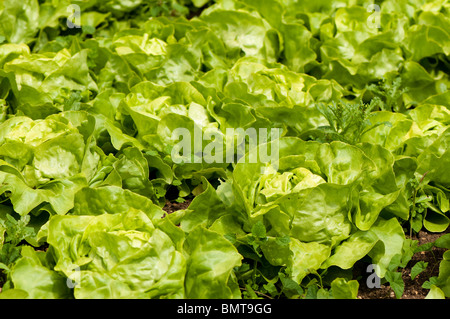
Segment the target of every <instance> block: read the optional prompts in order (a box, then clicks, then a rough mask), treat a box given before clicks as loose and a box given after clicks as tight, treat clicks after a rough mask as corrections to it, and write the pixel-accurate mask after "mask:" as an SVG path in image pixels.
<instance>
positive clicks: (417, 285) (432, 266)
mask: <svg viewBox="0 0 450 319" xmlns="http://www.w3.org/2000/svg"><path fill="white" fill-rule="evenodd" d="M448 232H449V230H447V231H446V232H444V233H430V232H427V231H420V232H419V233H418V234H417V235H413V236H412V237H410V238H411V239H413V240H418V241H419V246H420V245H423V244H426V243H430V242H434V241H435V240H436V239H437V238H439V237H440V236H441V235H443V234H445V233H448ZM407 237H409V236H407ZM445 251H446V249H444V248H437V247H433V248H432V249H431V251H422V252H418V253H416V254H414V256H413V257H412V258H411V260H410V261H409V263H408V264H407V265H406V267H405V268H403V269H402V270H401V271H402V278H403V282H404V283H405V290H404V292H403V295H402V297H401V299H425V297H426V296H427V294H428V292H429V290H428V289H425V288H422V285H423V283H424V282H425V281H427V280H429V279H430V277H433V276H438V275H439V263H440V262H441V260H442V256H443V254H444V252H445ZM419 261H424V262H427V263H428V266H427V268H426V269H425V270H424V271H423V272H421V273H420V274H419V275H417V277H416V278H414V280H412V279H411V268H412V267H413V266H414V265H415V264H416V263H417V262H419ZM361 268H362V267H360V269H359V270H356V274H361V271H362V269H361ZM364 269H366V268H364ZM366 278H367V277H364V276H363V279H361V280H359V292H358V298H359V299H396V297H395V294H394V291H393V290H392V289H391V287H390V286H389V284H385V285H381V287H380V288H369V287H367V283H366Z"/></svg>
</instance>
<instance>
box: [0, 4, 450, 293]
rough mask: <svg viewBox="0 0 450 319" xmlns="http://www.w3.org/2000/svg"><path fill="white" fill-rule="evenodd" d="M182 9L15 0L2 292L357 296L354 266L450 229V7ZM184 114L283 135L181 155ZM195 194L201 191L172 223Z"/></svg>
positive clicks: (444, 282) (2, 66)
mask: <svg viewBox="0 0 450 319" xmlns="http://www.w3.org/2000/svg"><path fill="white" fill-rule="evenodd" d="M163 4H164V3H162V2H161V3H160V2H158V3H155V1H150V0H147V1H145V0H142V1H135V2H133V3H131V2H127V1H126V2H124V1H94V0H93V1H87V2H86V1H71V2H69V1H62V0H61V1H39V2H38V1H37V0H36V1H33V0H29V1H25V2H20V3H19V2H15V1H3V2H2V3H1V4H0V22H1V23H0V41H2V43H1V44H0V105H1V106H2V114H1V122H2V123H1V124H0V180H1V186H0V189H1V191H0V193H1V195H0V196H1V199H2V203H1V204H0V205H1V206H0V221H1V222H0V247H2V251H1V254H0V258H1V259H0V267H1V269H2V270H1V271H2V285H3V289H2V294H0V296H1V295H3V296H6V297H8V296H9V297H29V298H72V297H75V298H240V297H243V296H244V297H257V295H256V293H257V292H258V290H259V293H260V295H258V296H261V295H262V293H261V292H262V291H264V294H265V295H266V296H267V295H272V296H284V297H290V298H295V297H305V293H306V294H307V295H308V289H309V291H310V293H309V294H310V295H308V296H312V295H311V294H312V293H311V291H315V295H314V294H313V295H314V296H315V297H317V291H318V290H317V289H318V288H317V287H320V291H322V295H320V296H322V297H325V296H326V297H335V298H354V297H356V295H357V291H358V285H359V284H358V282H356V280H354V279H353V278H349V277H348V272H345V271H346V270H351V269H352V267H354V265H355V264H356V263H358V262H360V261H361V260H366V261H368V262H370V263H372V264H375V265H376V266H377V267H376V270H377V275H378V276H380V277H381V278H384V277H385V276H386V274H388V273H389V274H391V273H392V270H393V269H395V268H397V267H399V266H400V265H403V266H404V263H405V262H407V260H408V257H407V256H406V255H408V254H409V252H411V247H412V246H413V244H414V243H413V241H412V240H410V239H407V237H406V236H405V232H406V233H408V232H410V233H412V231H414V232H418V231H419V230H421V229H423V228H424V229H426V230H428V231H431V232H437V233H441V232H444V231H446V230H447V229H448V227H449V225H450V215H449V198H450V172H449V171H448V167H449V165H450V147H449V144H450V126H449V124H450V108H449V105H450V92H449V90H448V87H449V86H450V81H449V75H448V74H449V70H450V60H449V54H450V34H449V30H450V20H449V18H448V16H449V13H450V7H449V4H448V3H447V2H446V1H438V0H436V1H424V0H410V1H389V0H388V1H383V2H381V4H380V5H379V6H378V7H377V6H375V5H371V6H369V5H368V4H366V3H365V2H364V1H332V2H331V1H314V2H309V1H303V2H300V3H298V2H296V1H277V0H264V1H259V0H258V1H257V0H242V1H237V0H223V1H218V2H217V3H214V4H212V3H210V2H208V1H192V2H191V1H185V2H183V1H171V2H167V3H165V4H164V6H165V7H163V6H162V5H163ZM73 5H76V7H73ZM205 5H208V7H207V8H202V7H204V6H205ZM69 7H70V10H68V8H69ZM73 8H75V9H77V8H78V9H80V10H81V12H79V15H74V14H75V13H76V11H75V13H74V11H71V10H73ZM157 8H159V9H157ZM200 8H202V9H204V10H203V11H202V13H201V15H199V16H198V17H193V18H191V17H190V16H189V15H191V14H192V15H195V14H196V12H197V11H198V10H199V9H200ZM378 9H379V10H378ZM194 13H195V14H194ZM156 15H157V16H158V17H152V16H156ZM161 15H162V16H161ZM174 15H176V16H178V17H174ZM188 17H189V19H188ZM68 19H72V21H73V22H74V23H79V24H80V25H79V26H81V28H77V25H75V26H74V25H72V28H70V27H69V28H68V26H69V24H66V21H67V20H68ZM14 25H15V26H18V25H20V26H21V27H20V28H13V27H12V26H14ZM338 101H339V102H338ZM320 105H322V107H320ZM327 105H334V107H330V106H327ZM348 110H350V111H348ZM178 128H185V129H187V130H188V131H189V132H190V133H191V136H194V135H195V131H197V130H199V131H201V132H202V134H204V135H205V136H214V137H216V140H220V141H222V142H221V143H223V145H221V144H219V145H217V146H218V147H217V150H219V149H222V150H224V149H226V150H228V149H229V147H230V143H231V144H232V145H235V144H237V143H239V142H241V141H243V140H244V141H245V136H243V134H242V132H243V131H244V130H246V129H249V128H255V129H259V128H266V129H271V128H277V129H280V130H281V131H282V137H280V139H279V140H276V141H271V140H270V139H269V142H268V144H264V145H263V144H261V145H258V147H257V148H255V149H248V148H247V150H248V151H249V152H248V153H247V154H246V155H245V157H243V158H242V159H241V160H240V161H239V162H238V163H229V162H226V161H224V160H222V161H213V160H211V159H210V158H207V157H205V154H203V156H202V160H201V163H197V162H195V161H191V162H190V163H177V162H174V160H173V158H172V150H173V148H174V147H175V146H176V144H177V143H178V142H179V141H178V139H176V138H175V137H174V135H173V133H174V131H176V130H177V129H178ZM231 128H234V129H237V128H241V129H242V130H241V131H239V130H235V131H234V132H235V135H233V136H231V137H230V136H229V135H226V130H227V129H231ZM230 138H231V140H230ZM260 138H261V139H260V140H267V138H268V137H267V136H260ZM234 142H236V143H234ZM208 143H209V141H207V140H206V141H205V140H204V141H203V145H202V146H206V145H207V144H208ZM220 146H222V147H220ZM267 146H271V147H272V149H276V148H277V149H278V151H279V156H278V158H277V161H276V163H265V162H262V161H256V162H254V161H250V160H249V159H250V158H257V154H259V151H260V148H261V147H267ZM255 154H256V155H255ZM197 155H198V154H192V158H195V156H197ZM221 155H222V156H225V154H221ZM254 155H255V157H252V156H254ZM215 158H217V157H215ZM222 159H223V157H222ZM274 167H276V169H275V168H274ZM173 189H176V192H177V196H178V197H179V198H184V197H188V196H191V195H192V194H193V195H197V196H196V197H195V198H194V200H193V201H192V203H191V204H190V205H189V207H188V208H187V209H185V210H179V211H177V212H175V213H173V214H170V215H167V216H166V214H165V212H164V211H163V209H162V207H163V206H164V203H165V201H166V197H167V195H168V193H167V192H168V191H169V190H173ZM11 216H14V218H12V219H11ZM446 238H447V237H444V240H441V241H439V246H440V247H443V248H449V246H450V244H449V243H448V239H446ZM23 240H25V241H26V242H27V245H23V242H24V241H23ZM43 245H44V246H48V249H46V250H40V249H39V248H36V247H41V246H43ZM409 257H410V256H409ZM449 272H450V256H449V255H448V252H446V253H445V254H444V260H443V261H442V262H441V265H440V274H439V277H438V278H436V281H434V282H433V286H432V292H433V296H441V297H442V296H446V297H450V281H449V280H450V276H449ZM344 273H345V275H343V274H344ZM325 275H326V276H328V277H327V278H328V279H329V280H328V281H329V285H328V286H327V287H328V288H329V290H327V289H328V288H326V289H325V286H324V280H325V279H324V278H325ZM318 278H319V280H318ZM330 278H331V279H330ZM314 289H315V290H314ZM255 291H256V292H255ZM323 291H328V293H326V294H324V293H323Z"/></svg>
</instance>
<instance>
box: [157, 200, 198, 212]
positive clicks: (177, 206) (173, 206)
mask: <svg viewBox="0 0 450 319" xmlns="http://www.w3.org/2000/svg"><path fill="white" fill-rule="evenodd" d="M191 201H192V200H190V199H187V200H185V201H184V202H183V203H177V202H170V201H167V202H166V205H165V206H164V207H163V210H164V211H165V212H166V213H167V214H171V213H173V212H176V211H177V210H182V209H186V208H188V207H189V204H190V203H191Z"/></svg>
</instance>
